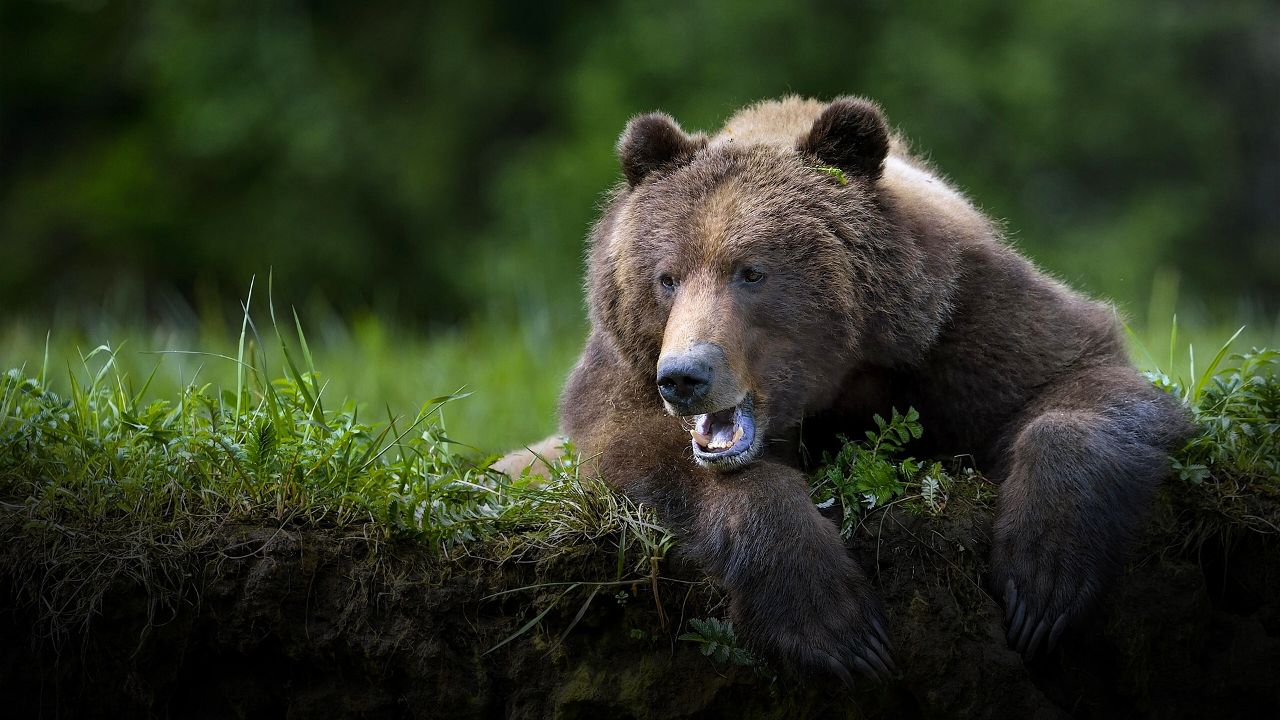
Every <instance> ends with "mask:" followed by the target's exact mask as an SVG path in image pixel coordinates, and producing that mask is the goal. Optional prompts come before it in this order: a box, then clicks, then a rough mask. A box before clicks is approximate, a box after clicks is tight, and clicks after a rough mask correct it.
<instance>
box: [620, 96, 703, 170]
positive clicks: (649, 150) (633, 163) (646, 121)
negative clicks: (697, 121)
mask: <svg viewBox="0 0 1280 720" xmlns="http://www.w3.org/2000/svg"><path fill="white" fill-rule="evenodd" d="M706 144H707V138H706V137H705V136H703V135H692V136H691V135H689V134H688V133H686V132H685V131H684V130H681V129H680V125H679V124H678V123H677V122H676V121H675V120H672V119H671V116H670V115H667V114H665V113H657V112H655V113H649V114H648V115H637V116H636V117H633V118H631V122H629V123H627V129H626V130H623V131H622V137H620V138H618V160H620V161H621V162H622V174H623V175H626V176H627V184H628V185H630V186H631V187H635V186H637V185H639V184H640V182H641V181H642V180H644V179H645V177H647V176H648V175H649V173H651V172H653V171H655V170H659V169H662V168H666V167H672V166H676V165H680V164H683V163H687V162H689V161H690V160H692V159H693V154H694V153H696V152H697V151H698V150H700V149H701V148H703V147H705V146H706Z"/></svg>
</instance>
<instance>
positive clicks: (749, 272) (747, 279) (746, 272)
mask: <svg viewBox="0 0 1280 720" xmlns="http://www.w3.org/2000/svg"><path fill="white" fill-rule="evenodd" d="M763 279H764V273H762V272H760V271H759V270H757V269H756V268H750V267H749V268H745V269H743V271H742V282H744V283H748V284H751V285H755V284H756V283H758V282H760V281H761V280H763Z"/></svg>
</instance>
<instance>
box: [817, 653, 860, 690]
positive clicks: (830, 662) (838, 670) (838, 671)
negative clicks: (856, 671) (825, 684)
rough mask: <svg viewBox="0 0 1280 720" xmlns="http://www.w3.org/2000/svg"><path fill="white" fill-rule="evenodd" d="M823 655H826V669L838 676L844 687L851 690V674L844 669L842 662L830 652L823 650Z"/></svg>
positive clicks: (852, 685)
mask: <svg viewBox="0 0 1280 720" xmlns="http://www.w3.org/2000/svg"><path fill="white" fill-rule="evenodd" d="M823 655H826V657H827V669H828V670H830V671H831V674H832V675H835V676H836V677H837V678H839V679H840V682H842V683H844V686H845V687H847V688H849V689H850V690H853V687H854V684H853V676H852V675H850V674H849V671H848V670H847V669H845V666H844V663H842V662H840V661H839V660H837V659H836V658H835V656H834V655H832V654H831V653H827V652H824V653H823Z"/></svg>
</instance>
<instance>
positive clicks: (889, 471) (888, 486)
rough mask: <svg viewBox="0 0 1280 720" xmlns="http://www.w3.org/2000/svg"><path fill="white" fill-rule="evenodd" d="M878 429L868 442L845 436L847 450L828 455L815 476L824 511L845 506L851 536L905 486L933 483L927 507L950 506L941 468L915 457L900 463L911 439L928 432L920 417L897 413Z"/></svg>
mask: <svg viewBox="0 0 1280 720" xmlns="http://www.w3.org/2000/svg"><path fill="white" fill-rule="evenodd" d="M873 419H874V421H875V424H876V429H875V430H868V431H866V439H865V440H861V441H856V442H855V441H851V440H850V439H849V438H847V437H844V436H841V437H840V441H841V443H843V446H842V447H841V448H840V451H839V452H838V453H836V455H835V457H831V456H830V454H828V453H824V454H823V456H822V466H821V467H820V468H819V469H818V471H817V472H816V473H815V474H814V477H813V494H814V498H815V500H817V501H818V507H821V508H827V507H831V506H832V505H834V504H836V503H839V504H840V507H841V508H842V510H843V517H842V521H841V525H840V532H841V534H842V535H844V537H846V538H847V537H849V535H850V534H851V533H852V532H853V529H854V528H855V527H856V526H857V523H858V520H860V519H861V518H862V515H863V513H864V512H865V511H867V510H870V509H872V508H876V507H882V506H884V505H885V504H886V503H888V502H891V501H892V500H893V499H894V498H897V497H900V496H902V495H903V494H904V493H905V492H906V489H907V486H906V484H905V483H907V482H914V481H916V479H917V478H918V477H920V476H921V474H922V472H923V474H924V478H923V480H922V481H921V482H922V485H923V484H924V483H928V490H927V492H928V499H927V500H926V504H928V505H929V506H930V507H936V508H938V509H939V511H940V509H941V507H942V506H944V505H945V503H946V492H947V489H948V488H949V487H950V479H949V478H947V476H946V473H944V472H943V470H942V465H941V463H933V464H930V465H923V464H922V463H920V462H919V461H918V460H916V459H914V458H910V457H907V458H904V459H901V460H897V459H896V458H897V457H898V456H900V455H901V454H902V450H903V448H904V447H905V446H906V444H907V443H909V442H910V441H911V440H913V439H916V438H919V437H920V436H921V435H922V434H923V432H924V428H923V427H922V426H921V425H920V414H919V413H918V412H916V410H915V408H908V409H907V412H906V414H905V415H904V414H902V413H899V412H898V411H897V410H896V409H894V410H893V411H892V413H891V414H890V416H889V419H888V420H885V419H884V417H883V416H881V415H876V416H875V417H874V418H873Z"/></svg>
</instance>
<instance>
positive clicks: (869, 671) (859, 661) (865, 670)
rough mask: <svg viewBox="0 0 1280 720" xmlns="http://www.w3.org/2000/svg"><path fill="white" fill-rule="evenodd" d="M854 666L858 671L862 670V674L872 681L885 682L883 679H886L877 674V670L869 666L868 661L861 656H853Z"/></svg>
mask: <svg viewBox="0 0 1280 720" xmlns="http://www.w3.org/2000/svg"><path fill="white" fill-rule="evenodd" d="M853 664H854V666H855V667H857V668H858V670H860V671H861V672H862V674H863V675H866V676H867V677H869V678H871V679H872V680H883V679H884V678H882V677H880V674H879V673H877V672H876V670H875V668H873V667H871V666H870V665H868V664H867V661H866V660H864V659H863V658H862V657H861V656H860V655H854V656H853Z"/></svg>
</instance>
